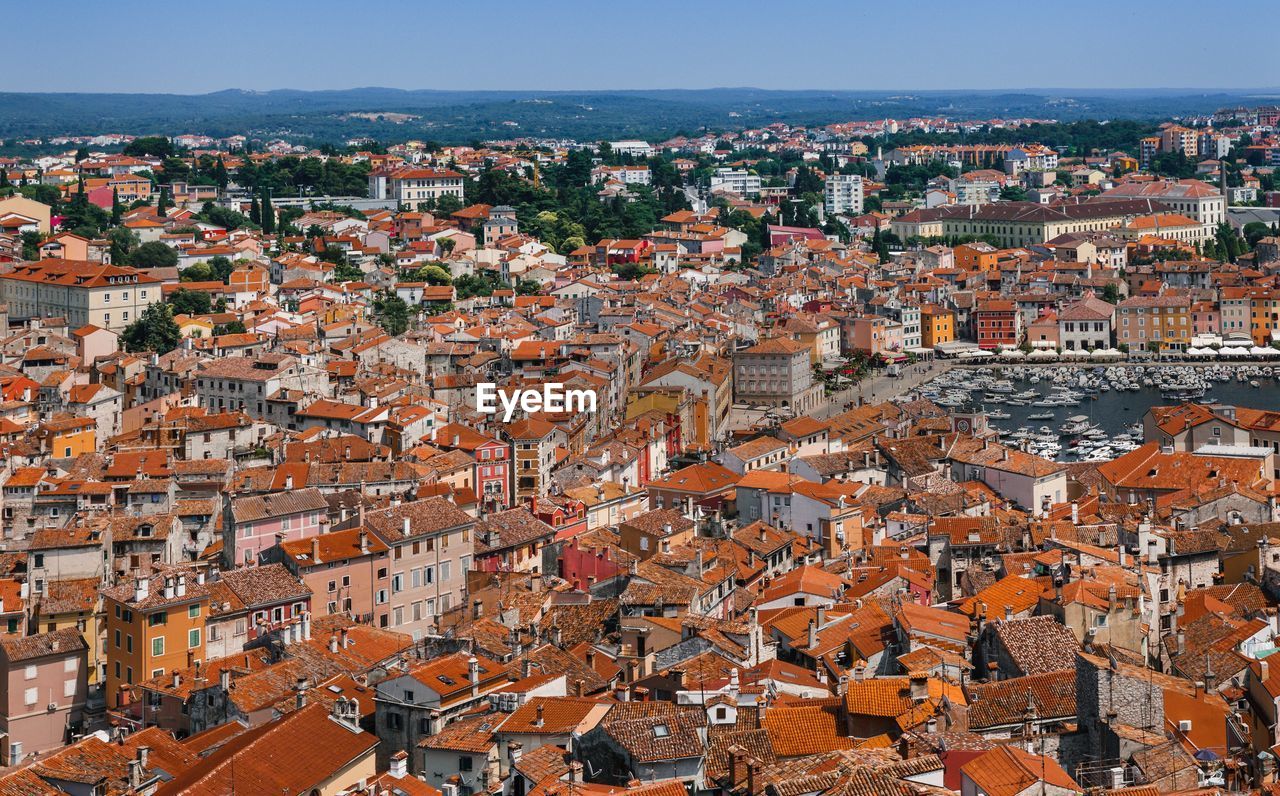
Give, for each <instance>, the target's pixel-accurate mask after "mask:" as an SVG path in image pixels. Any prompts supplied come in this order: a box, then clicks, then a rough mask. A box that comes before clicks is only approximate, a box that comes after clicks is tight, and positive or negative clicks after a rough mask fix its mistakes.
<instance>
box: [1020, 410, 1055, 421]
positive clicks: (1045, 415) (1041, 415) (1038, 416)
mask: <svg viewBox="0 0 1280 796" xmlns="http://www.w3.org/2000/svg"><path fill="white" fill-rule="evenodd" d="M1053 418H1054V414H1053V412H1036V413H1035V414H1033V415H1027V419H1028V420H1052V419H1053Z"/></svg>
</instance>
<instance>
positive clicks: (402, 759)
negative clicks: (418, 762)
mask: <svg viewBox="0 0 1280 796" xmlns="http://www.w3.org/2000/svg"><path fill="white" fill-rule="evenodd" d="M387 773H388V774H390V775H391V776H392V777H395V778H396V779H404V778H405V777H407V776H408V775H409V755H408V754H406V753H405V751H404V750H403V749H400V750H399V751H397V752H396V753H395V754H393V755H392V756H391V766H390V768H388V769H387Z"/></svg>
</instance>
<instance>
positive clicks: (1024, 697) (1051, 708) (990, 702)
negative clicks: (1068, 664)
mask: <svg viewBox="0 0 1280 796" xmlns="http://www.w3.org/2000/svg"><path fill="white" fill-rule="evenodd" d="M967 696H968V699H969V728H970V729H971V730H982V729H987V728H990V727H997V726H1002V725H1008V724H1021V723H1022V721H1023V719H1024V716H1025V713H1026V710H1027V705H1028V701H1029V702H1030V704H1031V706H1032V707H1033V709H1034V711H1035V716H1036V718H1038V719H1041V720H1044V719H1065V718H1069V717H1071V716H1075V715H1076V671H1075V667H1074V666H1073V667H1072V668H1070V669H1064V670H1062V671H1057V672H1047V673H1044V674H1032V675H1028V676H1026V677H1015V678H1013V679H1011V680H1000V681H997V682H994V683H973V684H970V685H969V687H968V691H967Z"/></svg>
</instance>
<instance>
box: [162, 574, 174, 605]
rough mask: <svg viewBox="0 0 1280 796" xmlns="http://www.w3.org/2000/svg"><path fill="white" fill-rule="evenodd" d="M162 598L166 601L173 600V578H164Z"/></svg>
mask: <svg viewBox="0 0 1280 796" xmlns="http://www.w3.org/2000/svg"><path fill="white" fill-rule="evenodd" d="M164 598H165V599H166V600H172V599H173V578H171V577H169V576H167V575H166V576H165V579H164Z"/></svg>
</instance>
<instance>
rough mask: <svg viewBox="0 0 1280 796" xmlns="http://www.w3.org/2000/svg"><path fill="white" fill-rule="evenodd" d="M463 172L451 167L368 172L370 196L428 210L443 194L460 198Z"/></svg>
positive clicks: (407, 206) (406, 206)
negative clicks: (453, 169)
mask: <svg viewBox="0 0 1280 796" xmlns="http://www.w3.org/2000/svg"><path fill="white" fill-rule="evenodd" d="M462 179H463V178H462V175H461V174H459V173H458V172H456V171H452V170H451V169H421V168H402V169H395V170H390V171H389V170H385V169H379V170H376V171H371V172H369V198H371V199H386V200H391V201H395V202H397V203H398V204H399V205H401V206H403V207H405V208H409V209H415V210H427V209H430V208H431V207H432V206H434V205H435V203H436V202H437V201H438V200H439V199H440V198H441V197H444V196H452V197H454V198H456V199H458V200H459V201H461V200H462V198H463V195H462Z"/></svg>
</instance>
